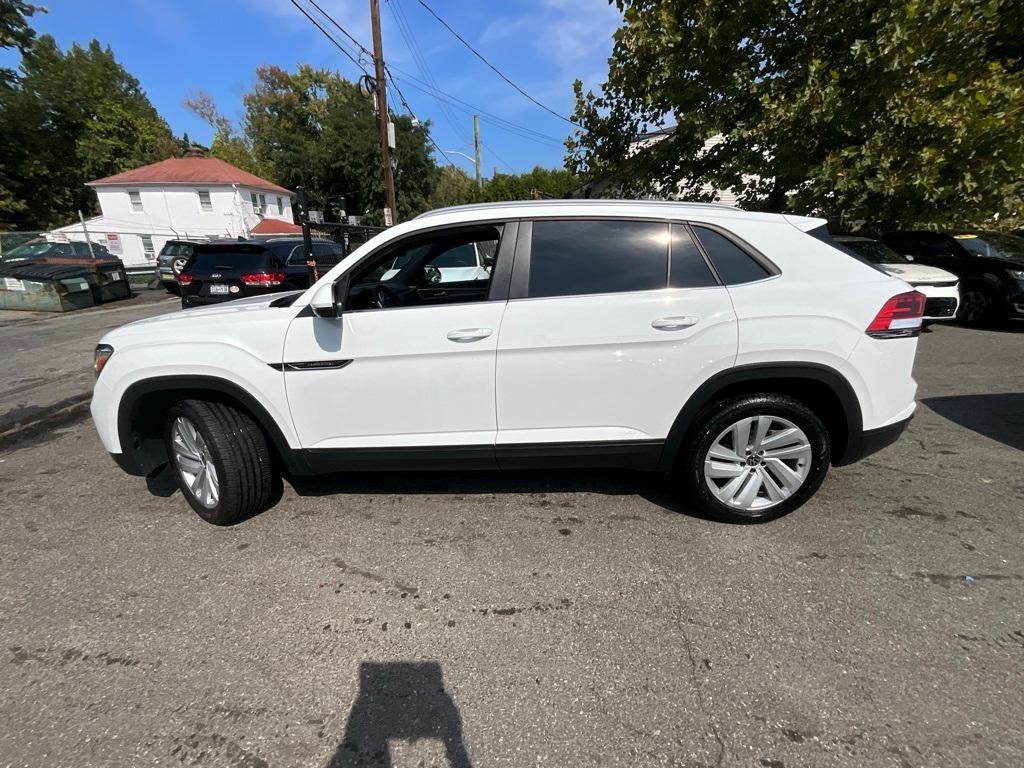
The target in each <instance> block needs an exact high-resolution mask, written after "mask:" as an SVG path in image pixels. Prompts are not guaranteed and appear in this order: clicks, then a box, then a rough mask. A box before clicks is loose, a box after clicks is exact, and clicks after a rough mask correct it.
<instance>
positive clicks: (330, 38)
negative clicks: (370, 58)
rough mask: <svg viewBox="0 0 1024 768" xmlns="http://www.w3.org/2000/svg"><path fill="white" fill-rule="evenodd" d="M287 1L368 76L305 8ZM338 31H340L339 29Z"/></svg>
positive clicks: (293, 0)
mask: <svg viewBox="0 0 1024 768" xmlns="http://www.w3.org/2000/svg"><path fill="white" fill-rule="evenodd" d="M289 1H290V2H291V4H292V5H294V6H295V7H296V8H298V9H299V13H301V14H302V15H303V16H305V17H306V18H307V19H309V20H310V21H311V22H312V23H313V26H314V27H316V28H317V29H319V30H320V31H321V32H323V34H324V37H326V38H327V39H328V40H330V41H331V42H332V43H334V47H335V48H337V49H338V50H339V51H341V52H342V53H344V54H345V55H346V56H348V58H349V59H350V60H351V62H352V63H353V64H355V65H356V68H357V69H359V70H360V71H361V72H362V73H363V74H364V75H369V74H370V73H369V72H367V71H366V70H365V69H364V68H363V65H362V64H360V63H359V61H358V60H357V59H356V57H355V56H353V55H352V54H351V53H349V52H348V49H346V48H343V47H342V45H341V43H339V42H338V41H337V40H335V39H334V38H333V37H332V36H331V33H330V32H328V31H327V30H326V29H324V28H323V27H322V26H321V25H320V23H319V22H318V21H317V20H316V19H314V18H313V17H312V16H310V15H309V14H308V13H307V12H306V9H305V8H303V7H302V6H301V5H299V4H298V2H296V0H289ZM310 2H312V0H310ZM313 5H316V3H313ZM317 8H319V6H317ZM320 13H323V11H322V10H321V11H320ZM324 15H325V16H326V15H327V14H324ZM328 18H330V17H329V16H328ZM335 26H337V25H335ZM339 29H340V27H339ZM360 47H362V46H360ZM363 50H365V49H363Z"/></svg>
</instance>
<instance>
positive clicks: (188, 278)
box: [178, 272, 192, 285]
mask: <svg viewBox="0 0 1024 768" xmlns="http://www.w3.org/2000/svg"><path fill="white" fill-rule="evenodd" d="M178 282H179V283H181V284H182V285H189V284H190V283H191V282H192V275H190V274H189V273H188V272H179V273H178Z"/></svg>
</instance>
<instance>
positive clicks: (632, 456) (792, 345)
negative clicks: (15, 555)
mask: <svg viewBox="0 0 1024 768" xmlns="http://www.w3.org/2000/svg"><path fill="white" fill-rule="evenodd" d="M468 245H472V246H473V249H472V252H473V253H474V254H493V256H488V257H487V258H486V259H481V263H480V264H479V265H478V266H477V267H475V268H474V270H473V271H472V274H469V275H467V276H466V279H461V280H451V279H448V277H449V275H448V274H445V273H444V272H441V267H440V266H438V265H445V264H448V263H449V262H450V261H451V254H452V252H453V251H455V252H457V253H465V252H467V251H468V249H467V246H468ZM474 258H475V257H474ZM485 262H486V263H485ZM396 264H397V265H399V268H398V269H395V265H396ZM445 271H447V267H445ZM439 273H440V275H441V279H439ZM923 307H924V299H923V296H922V295H921V294H920V293H917V292H915V291H912V290H910V289H909V286H907V285H906V284H905V283H903V282H901V281H900V280H897V279H895V278H892V277H889V276H887V275H885V274H883V273H881V272H879V271H878V270H876V269H873V268H871V267H870V266H868V265H866V264H864V263H862V262H861V261H858V260H857V259H855V258H853V257H852V256H850V255H849V254H847V253H845V252H843V251H840V250H838V249H837V248H835V247H833V245H831V244H830V241H829V238H828V235H827V231H826V230H825V228H824V222H823V221H822V220H820V219H808V218H802V217H795V216H785V215H775V214H761V213H748V212H744V211H739V210H736V209H733V208H729V207H726V206H719V205H700V204H687V203H660V202H625V201H547V202H529V203H500V204H488V205H478V206H465V207H459V208H449V209H445V210H439V211H433V212H431V213H428V214H425V215H423V216H420V217H419V218H417V219H415V220H413V221H409V222H405V223H403V224H400V225H398V226H395V227H392V228H390V229H388V230H386V231H385V232H383V233H381V234H379V235H377V236H376V237H375V238H373V239H372V240H370V241H369V242H367V243H366V244H365V245H363V246H362V247H361V248H359V249H358V250H357V251H355V252H354V253H353V254H352V255H351V256H350V257H349V258H347V259H345V260H344V261H342V262H341V263H340V264H339V265H338V266H336V267H334V268H333V269H331V271H330V272H328V273H327V274H326V275H325V276H324V277H323V278H322V279H321V280H320V281H319V282H317V283H316V284H315V285H313V286H312V287H311V288H309V289H308V290H306V291H303V292H294V293H287V294H278V295H276V296H261V297H254V298H252V299H242V300H239V301H234V302H229V303H225V304H220V305H217V306H215V307H210V308H203V309H194V310H188V311H184V312H178V313H174V314H170V315H164V316H161V317H156V318H152V319H149V320H142V321H139V322H136V323H132V324H130V325H127V326H125V327H123V328H120V329H118V330H116V331H113V332H111V333H109V334H107V336H105V337H104V338H103V340H102V342H101V344H100V345H99V346H98V347H97V350H96V370H97V373H98V378H97V382H96V388H95V392H94V395H93V401H92V414H93V418H94V420H95V422H96V427H97V429H98V431H99V434H100V438H101V439H102V441H103V444H104V446H105V447H106V449H107V450H108V451H109V452H110V453H111V454H113V456H114V458H115V460H116V461H117V462H118V464H119V465H120V466H121V467H122V468H123V469H125V471H127V472H129V473H131V474H135V475H146V476H152V475H155V474H156V473H159V472H163V471H165V470H169V471H173V472H174V473H175V475H176V476H177V481H178V484H179V486H180V487H181V490H182V493H183V494H184V495H185V498H187V499H188V501H189V503H190V504H191V505H192V507H193V508H194V509H195V510H196V512H198V513H199V514H200V516H202V517H203V518H204V519H206V520H208V521H209V522H212V523H218V524H227V523H232V522H235V521H237V520H239V519H241V518H243V517H245V516H248V515H251V514H254V513H256V512H258V511H260V510H262V509H265V508H266V507H268V506H270V505H271V504H273V503H274V501H275V499H276V498H277V495H278V494H279V492H280V491H279V489H280V477H281V476H282V474H284V475H288V476H296V475H308V474H315V473H322V472H330V471H338V470H350V469H352V470H385V469H426V468H441V469H456V468H459V469H464V468H469V469H493V468H527V467H548V468H550V467H568V466H573V467H579V466H588V467H628V468H634V469H640V470H650V471H658V472H665V473H669V474H670V476H671V477H672V478H673V480H672V482H674V483H675V484H676V486H677V487H678V489H679V491H680V492H681V493H683V494H685V495H686V496H687V497H688V498H689V500H690V502H691V503H692V505H693V506H694V507H695V508H696V509H698V510H700V511H702V512H703V513H706V514H710V515H713V516H716V517H719V518H722V519H725V520H730V521H755V520H767V519H770V518H774V517H778V516H779V515H782V514H785V513H786V512H789V511H790V510H792V509H795V508H796V507H798V506H800V505H801V504H802V503H803V502H805V501H806V500H807V499H808V498H809V497H810V496H811V495H812V494H813V493H814V492H815V491H816V490H817V488H818V486H819V485H820V484H821V482H822V480H823V479H824V477H825V473H826V471H827V469H828V466H829V464H836V465H841V464H847V463H849V462H852V461H855V460H857V459H859V458H860V457H862V456H864V455H865V454H867V453H869V452H872V451H875V450H878V449H879V448H881V447H883V446H885V445H888V444H889V443H891V442H892V441H893V440H895V439H896V438H897V437H898V436H899V435H900V433H901V432H902V430H903V428H904V427H905V426H906V424H907V421H908V420H909V419H910V417H911V415H912V413H913V411H914V407H915V403H914V393H915V390H916V385H915V383H914V380H913V378H912V376H911V373H912V371H911V369H912V367H913V363H914V354H915V351H916V347H917V335H918V332H919V329H920V326H921V316H922V312H923Z"/></svg>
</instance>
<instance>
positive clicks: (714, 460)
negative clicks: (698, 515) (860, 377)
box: [674, 394, 830, 523]
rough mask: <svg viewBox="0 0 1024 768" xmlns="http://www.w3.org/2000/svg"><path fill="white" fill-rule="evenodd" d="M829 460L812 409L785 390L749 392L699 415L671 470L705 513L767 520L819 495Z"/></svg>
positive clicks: (728, 518)
mask: <svg viewBox="0 0 1024 768" xmlns="http://www.w3.org/2000/svg"><path fill="white" fill-rule="evenodd" d="M829 457H830V442H829V436H828V432H827V430H826V429H825V426H824V425H823V424H822V423H821V419H819V418H818V417H817V416H816V415H815V414H814V412H813V411H811V410H810V409H809V408H808V407H807V406H805V405H804V404H803V403H801V402H799V401H798V400H794V399H793V398H790V397H785V396H782V395H774V394H764V395H749V396H745V397H741V398H736V399H732V400H725V401H722V402H719V403H716V404H715V405H713V406H711V407H710V408H708V409H706V410H705V411H704V412H703V413H701V414H700V415H699V416H698V417H697V420H696V422H695V425H694V429H693V431H692V432H691V433H690V439H689V440H688V444H687V445H686V446H685V447H684V448H683V451H682V453H681V455H680V459H679V463H678V465H677V467H676V470H675V473H674V474H675V479H676V481H677V482H678V483H680V484H681V485H682V490H683V491H684V492H685V493H686V495H687V496H688V497H689V500H690V501H691V503H693V504H694V505H695V506H696V507H697V508H698V509H699V510H700V511H701V512H703V513H705V514H707V515H709V516H711V517H715V518H717V519H719V520H724V521H727V522H736V523H748V522H762V521H765V520H772V519H775V518H777V517H781V516H782V515H785V514H786V513H788V512H792V511H793V510H794V509H796V508H797V507H799V506H800V505H801V504H803V503H804V502H805V501H807V499H809V498H810V497H811V496H812V495H814V492H815V491H817V489H818V487H819V486H820V485H821V483H822V481H823V480H824V479H825V474H826V473H827V472H828V464H829Z"/></svg>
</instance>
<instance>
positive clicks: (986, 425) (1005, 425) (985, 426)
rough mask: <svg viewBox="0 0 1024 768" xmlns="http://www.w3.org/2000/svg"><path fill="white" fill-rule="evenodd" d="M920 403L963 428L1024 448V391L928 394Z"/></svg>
mask: <svg viewBox="0 0 1024 768" xmlns="http://www.w3.org/2000/svg"><path fill="white" fill-rule="evenodd" d="M921 402H922V403H924V404H925V405H927V406H928V407H929V408H931V409H932V410H933V411H935V412H936V413H937V414H939V415H940V416H944V417H946V418H947V419H949V420H950V421H952V422H955V423H957V424H959V425H960V426H961V427H966V428H967V429H970V430H973V431H974V432H977V433H978V434H980V435H984V436H985V437H989V438H991V439H993V440H997V441H999V442H1000V443H1003V444H1004V445H1008V446H1010V447H1011V448H1016V449H1017V450H1018V451H1024V392H1005V393H1002V394H990V395H953V396H950V397H926V398H924V399H923V400H922V401H921Z"/></svg>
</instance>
